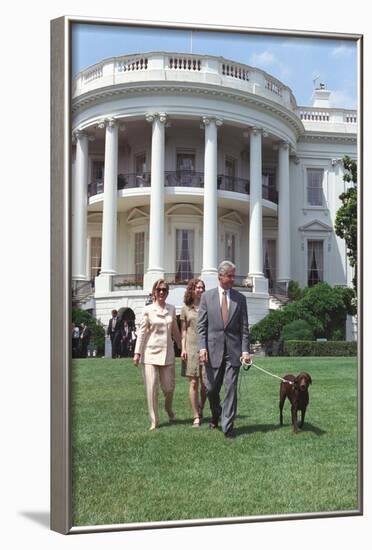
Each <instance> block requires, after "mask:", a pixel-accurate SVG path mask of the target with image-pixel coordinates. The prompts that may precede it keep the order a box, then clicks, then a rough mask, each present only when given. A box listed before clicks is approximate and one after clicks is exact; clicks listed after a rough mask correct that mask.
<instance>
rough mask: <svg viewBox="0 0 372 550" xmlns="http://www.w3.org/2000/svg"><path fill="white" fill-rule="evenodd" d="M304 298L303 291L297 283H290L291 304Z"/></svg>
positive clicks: (289, 296)
mask: <svg viewBox="0 0 372 550" xmlns="http://www.w3.org/2000/svg"><path fill="white" fill-rule="evenodd" d="M301 297H302V290H301V288H300V285H299V284H298V282H297V281H289V283H288V298H289V299H290V300H291V302H296V301H297V300H299V299H300V298H301Z"/></svg>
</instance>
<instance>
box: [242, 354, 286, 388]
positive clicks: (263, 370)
mask: <svg viewBox="0 0 372 550" xmlns="http://www.w3.org/2000/svg"><path fill="white" fill-rule="evenodd" d="M241 365H242V367H243V370H245V371H248V370H249V369H250V368H251V367H255V368H256V369H258V370H260V371H262V372H264V373H265V374H268V375H269V376H272V377H273V378H278V380H281V381H282V382H284V383H285V384H290V385H293V382H292V380H286V379H285V378H281V377H280V376H277V375H276V374H273V373H272V372H269V371H267V370H265V369H263V368H262V367H259V366H258V365H256V364H255V363H253V361H252V359H251V360H250V362H249V363H247V362H246V361H244V360H243V359H242V360H241Z"/></svg>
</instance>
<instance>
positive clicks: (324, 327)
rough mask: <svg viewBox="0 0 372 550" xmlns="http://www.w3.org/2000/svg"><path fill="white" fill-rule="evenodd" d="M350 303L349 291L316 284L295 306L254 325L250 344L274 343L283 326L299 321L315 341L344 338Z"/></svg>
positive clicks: (272, 314)
mask: <svg viewBox="0 0 372 550" xmlns="http://www.w3.org/2000/svg"><path fill="white" fill-rule="evenodd" d="M354 299H355V293H354V291H353V289H352V288H344V287H334V288H332V287H331V286H330V285H329V284H328V283H318V284H317V285H315V286H313V287H311V288H306V289H305V290H304V291H303V296H302V298H300V299H299V300H297V301H296V302H292V303H290V304H288V305H287V306H285V307H283V308H282V309H281V310H276V311H272V312H270V313H269V314H268V315H267V316H266V317H264V319H262V320H261V321H259V322H258V323H257V324H256V325H254V326H253V327H252V328H251V341H252V343H255V342H257V341H260V342H261V344H266V343H267V342H269V341H274V340H278V339H279V337H280V334H281V332H282V330H283V327H284V326H285V325H287V324H289V323H291V322H292V321H298V320H300V319H301V320H304V321H306V322H307V323H308V324H309V325H310V327H311V329H312V331H313V334H314V337H315V338H321V337H324V338H327V339H328V340H331V339H332V336H333V334H334V332H335V331H341V334H342V335H343V334H344V330H345V320H346V316H347V314H350V315H355V313H356V311H355V304H354ZM336 334H337V333H336Z"/></svg>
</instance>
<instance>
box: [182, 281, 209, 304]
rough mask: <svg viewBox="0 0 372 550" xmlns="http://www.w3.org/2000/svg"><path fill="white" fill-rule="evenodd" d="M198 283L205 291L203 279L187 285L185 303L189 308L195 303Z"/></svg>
mask: <svg viewBox="0 0 372 550" xmlns="http://www.w3.org/2000/svg"><path fill="white" fill-rule="evenodd" d="M198 283H202V284H203V287H204V290H205V284H204V281H202V280H201V279H198V278H195V279H190V280H189V282H188V283H187V287H186V290H185V296H184V298H183V301H184V302H185V304H186V305H187V306H192V304H193V303H194V290H195V287H196V285H197V284H198Z"/></svg>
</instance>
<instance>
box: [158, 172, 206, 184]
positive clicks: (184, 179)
mask: <svg viewBox="0 0 372 550" xmlns="http://www.w3.org/2000/svg"><path fill="white" fill-rule="evenodd" d="M165 187H204V173H203V172H195V171H194V170H176V171H175V172H165Z"/></svg>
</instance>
